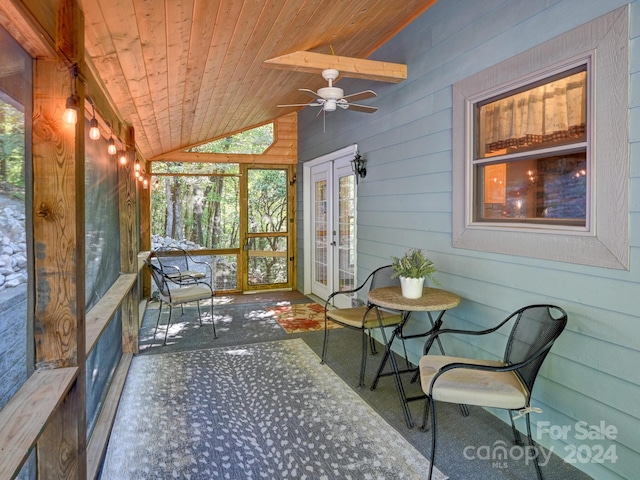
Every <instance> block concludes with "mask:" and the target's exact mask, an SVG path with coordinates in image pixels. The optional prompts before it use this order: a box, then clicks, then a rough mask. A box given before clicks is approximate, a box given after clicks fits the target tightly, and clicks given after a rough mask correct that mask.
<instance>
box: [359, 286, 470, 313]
mask: <svg viewBox="0 0 640 480" xmlns="http://www.w3.org/2000/svg"><path fill="white" fill-rule="evenodd" d="M367 298H368V300H369V302H370V303H373V304H374V305H378V306H379V307H385V308H390V309H392V310H403V311H408V312H409V311H410V312H431V311H436V310H448V309H449V308H454V307H457V306H458V305H459V304H460V297H459V296H458V295H456V294H455V293H451V292H447V291H446V290H440V289H439V288H430V287H425V288H424V292H423V294H422V297H420V298H406V297H403V296H402V290H401V288H400V286H396V287H382V288H374V289H373V290H370V291H369V295H368V297H367Z"/></svg>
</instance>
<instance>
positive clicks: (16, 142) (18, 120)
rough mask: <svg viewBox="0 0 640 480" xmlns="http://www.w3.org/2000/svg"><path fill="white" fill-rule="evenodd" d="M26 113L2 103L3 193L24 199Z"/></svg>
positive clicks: (0, 157) (0, 162) (0, 165)
mask: <svg viewBox="0 0 640 480" xmlns="http://www.w3.org/2000/svg"><path fill="white" fill-rule="evenodd" d="M24 144H25V133H24V113H23V112H21V111H19V110H18V109H16V108H15V107H13V106H12V105H9V104H8V103H4V102H2V101H0V183H2V182H6V183H4V184H3V186H2V191H3V192H5V193H8V194H10V195H12V196H17V197H20V198H21V199H24V162H25V158H24V155H25V153H24Z"/></svg>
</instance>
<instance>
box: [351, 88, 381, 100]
mask: <svg viewBox="0 0 640 480" xmlns="http://www.w3.org/2000/svg"><path fill="white" fill-rule="evenodd" d="M377 96H378V95H377V94H376V92H374V91H373V90H364V91H363V92H358V93H352V94H351V95H345V96H344V97H342V98H344V99H347V100H348V101H350V102H355V101H358V100H366V99H367V98H373V97H377Z"/></svg>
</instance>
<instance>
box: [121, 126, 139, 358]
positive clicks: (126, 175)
mask: <svg viewBox="0 0 640 480" xmlns="http://www.w3.org/2000/svg"><path fill="white" fill-rule="evenodd" d="M124 137H125V140H124V142H125V145H134V141H135V138H134V131H133V128H131V127H130V128H129V129H128V131H126V132H125V134H124ZM127 155H128V158H129V161H128V162H127V164H126V165H120V166H119V167H118V188H119V203H120V269H121V271H122V273H136V274H137V273H138V250H139V248H138V237H139V233H138V232H139V227H138V212H137V204H138V203H137V194H138V192H137V183H138V181H137V180H136V178H135V176H134V165H135V160H136V152H135V150H134V149H133V148H132V147H127ZM138 297H139V295H138V286H137V283H136V285H134V287H133V288H132V289H131V290H130V291H129V293H128V294H127V296H126V297H125V299H124V300H123V301H122V306H121V308H122V351H123V352H124V353H138V331H139V321H138V317H139V313H138Z"/></svg>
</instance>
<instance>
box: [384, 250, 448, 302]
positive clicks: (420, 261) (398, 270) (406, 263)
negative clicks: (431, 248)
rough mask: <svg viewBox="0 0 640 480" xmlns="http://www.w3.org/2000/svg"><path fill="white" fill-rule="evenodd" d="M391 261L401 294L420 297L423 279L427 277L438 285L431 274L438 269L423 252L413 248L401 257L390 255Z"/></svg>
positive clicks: (408, 296)
mask: <svg viewBox="0 0 640 480" xmlns="http://www.w3.org/2000/svg"><path fill="white" fill-rule="evenodd" d="M391 260H392V261H393V264H392V266H393V269H394V273H393V275H392V277H393V278H398V277H400V286H401V287H402V296H404V297H407V298H420V297H421V296H422V291H423V288H424V279H425V278H427V277H428V278H429V279H430V280H431V282H432V283H433V284H434V285H439V283H438V281H437V280H436V279H435V277H434V276H433V275H434V273H436V272H437V271H438V270H437V269H436V267H435V265H434V264H433V262H432V261H431V260H430V259H429V258H427V256H426V255H425V254H424V252H423V251H422V250H420V249H418V248H413V249H411V250H408V251H407V252H405V254H404V255H403V256H402V257H391Z"/></svg>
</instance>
